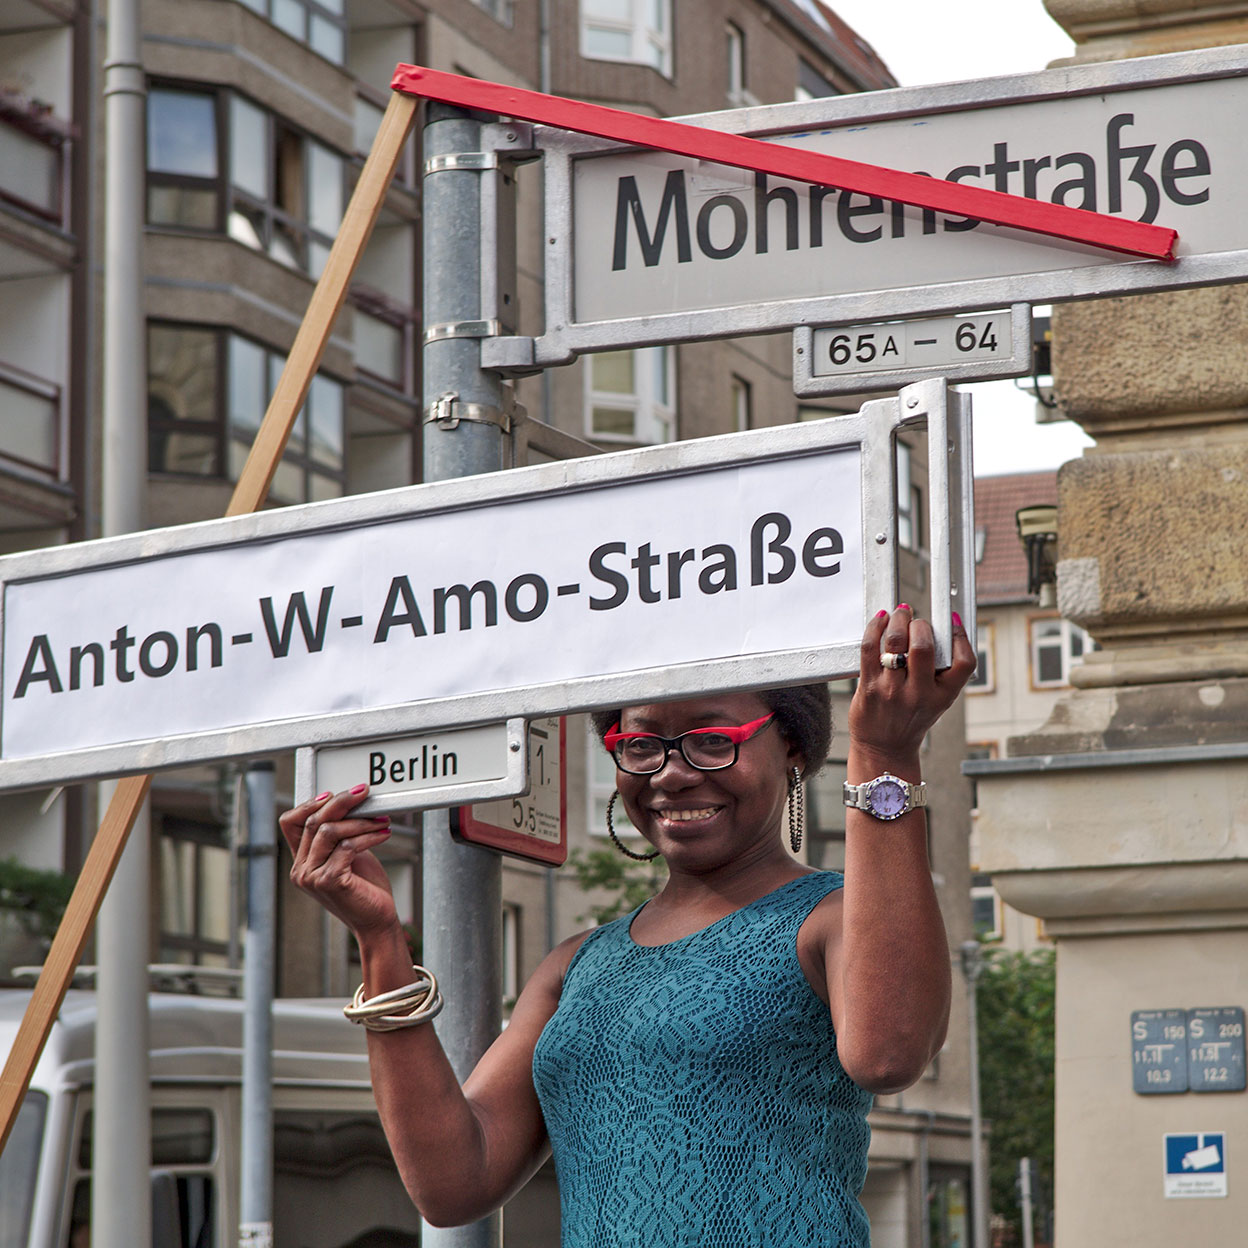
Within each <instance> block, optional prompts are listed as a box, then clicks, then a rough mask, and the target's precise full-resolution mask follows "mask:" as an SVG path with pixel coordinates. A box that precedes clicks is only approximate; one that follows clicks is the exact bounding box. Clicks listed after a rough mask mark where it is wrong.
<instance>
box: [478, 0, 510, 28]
mask: <svg viewBox="0 0 1248 1248" xmlns="http://www.w3.org/2000/svg"><path fill="white" fill-rule="evenodd" d="M472 2H473V4H475V5H476V6H477V8H479V9H484V10H485V11H486V12H487V13H488V14H489V15H490V16H491V17H492V18H493V19H494V20H495V21H496V22H501V23H502V24H503V25H504V26H510V25H511V19H512V7H513V5H512V0H472Z"/></svg>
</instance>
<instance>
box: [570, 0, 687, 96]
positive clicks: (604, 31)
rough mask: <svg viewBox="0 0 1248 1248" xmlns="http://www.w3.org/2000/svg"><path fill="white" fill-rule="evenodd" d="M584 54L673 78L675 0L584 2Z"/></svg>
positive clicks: (584, 0) (590, 57) (582, 32)
mask: <svg viewBox="0 0 1248 1248" xmlns="http://www.w3.org/2000/svg"><path fill="white" fill-rule="evenodd" d="M581 55H582V56H583V57H585V58H586V59H587V60H591V61H631V62H633V63H635V64H638V65H649V66H650V67H651V68H652V69H657V70H658V71H659V73H661V74H662V75H663V76H664V77H666V78H670V77H671V76H672V0H581Z"/></svg>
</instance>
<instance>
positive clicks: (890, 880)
mask: <svg viewBox="0 0 1248 1248" xmlns="http://www.w3.org/2000/svg"><path fill="white" fill-rule="evenodd" d="M881 651H883V652H884V653H885V654H893V655H904V656H905V659H904V661H903V663H902V664H901V665H898V666H891V665H890V666H884V665H883V664H882V663H881ZM951 658H952V662H951V666H950V667H949V668H948V669H946V670H944V671H937V670H936V649H935V638H934V635H933V633H932V628H931V625H930V624H929V623H928V622H927V621H926V620H917V619H915V618H914V616H913V613H912V611H911V610H910V608H909V607H906V606H901V607H898V608H897V609H895V610H894V611H892V612H891V613H889V612H887V611H881V612H880V613H879V615H877V616H876V617H875V619H874V620H872V621H871V623H870V624H868V626H867V628H866V631H865V633H864V635H863V641H862V662H861V671H860V675H859V680H858V688H857V690H856V691H855V693H854V698H853V702H852V704H851V706H850V712H849V733H850V741H849V756H848V762H847V775H846V779H847V781H848V782H849V783H850V784H855V785H861V784H866V783H868V782H869V781H871V780H874V779H876V778H877V777H878V776H881V775H883V774H885V773H888V774H890V775H892V776H896V777H898V778H899V779H901V780H904V781H907V782H909V783H910V784H918V783H919V782H920V781H921V780H922V778H923V776H922V771H921V768H920V763H919V749H920V746H921V745H922V742H923V738H924V737H925V736H926V734H927V733H928V731H930V729H931V728H932V726H933V724H935V722H936V721H937V720H938V719H939V718H940V716H941V715H942V714H943V713H944V712H945V711H946V710H948V709H949V707H950V706H951V705H952V704H953V702H954V699H955V698H956V697H957V696H958V694H959V693H960V692H961V691H962V688H963V687H964V686H965V684H966V682H967V681H968V680H969V679H970V677H971V673H972V672H973V671H974V670H975V652H974V650H973V649H972V647H971V644H970V641H969V640H968V639H967V636H966V630H965V629H964V628H963V627H962V624H961V621H960V620H958V619H957V618H956V617H955V620H954V632H953V654H952V656H951ZM839 915H840V923H839V924H835V923H834V924H832V925H830V928H829V931H828V940H827V947H826V954H825V956H826V966H827V968H828V996H829V1003H830V1007H831V1009H832V1017H833V1023H834V1025H835V1027H836V1030H837V1045H838V1052H839V1055H840V1059H841V1063H842V1065H843V1066H844V1067H845V1070H846V1072H847V1073H848V1074H849V1075H850V1077H851V1078H853V1079H854V1080H855V1082H857V1083H858V1084H859V1085H860V1086H861V1087H864V1088H866V1089H868V1090H869V1091H873V1092H896V1091H899V1090H900V1089H902V1088H905V1087H908V1086H909V1085H910V1084H912V1083H914V1082H915V1080H917V1079H918V1078H919V1076H920V1075H921V1074H922V1073H923V1070H924V1069H925V1067H926V1066H927V1064H928V1062H930V1061H931V1059H932V1058H933V1057H934V1056H935V1054H936V1053H937V1052H938V1051H939V1049H940V1046H941V1045H942V1044H943V1043H944V1038H945V1031H946V1028H947V1026H948V1021H949V998H950V991H951V972H950V951H949V942H948V937H947V936H946V934H945V926H944V921H943V919H942V917H941V913H940V907H939V905H938V903H937V900H936V892H935V889H934V887H933V885H932V874H931V866H930V863H929V862H928V846H927V818H926V815H925V814H924V812H923V810H922V809H914V810H911V811H909V812H908V813H905V814H902V815H901V816H900V817H898V818H895V819H879V818H876V817H874V816H873V815H871V814H869V813H867V812H866V811H865V810H859V809H856V808H853V807H850V808H848V809H847V810H846V812H845V888H844V896H843V902H842V905H841V907H840V910H839Z"/></svg>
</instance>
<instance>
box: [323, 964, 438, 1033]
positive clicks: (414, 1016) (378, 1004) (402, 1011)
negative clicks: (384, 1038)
mask: <svg viewBox="0 0 1248 1248" xmlns="http://www.w3.org/2000/svg"><path fill="white" fill-rule="evenodd" d="M412 971H413V972H414V974H415V975H416V979H415V981H414V982H412V983H410V984H406V985H404V986H403V987H402V988H392V989H391V990H390V991H389V992H381V993H378V994H377V996H375V997H365V995H364V985H363V984H361V985H360V986H359V987H358V988H357V989H356V990H355V996H354V997H352V998H351V1004H350V1005H346V1006H343V1009H342V1012H343V1014H345V1015H346V1017H347V1018H349V1019H350V1020H351V1021H352V1022H353V1023H360V1024H362V1025H363V1027H364V1028H365V1030H367V1031H398V1030H400V1029H401V1028H403V1027H419V1026H420V1025H421V1024H422V1023H428V1022H432V1021H433V1020H434V1019H435V1018H437V1016H438V1015H439V1014H440V1013H441V1012H442V994H441V992H439V991H438V981H437V979H436V978H435V977H434V974H433V972H432V971H427V970H425V968H424V967H423V966H413V967H412Z"/></svg>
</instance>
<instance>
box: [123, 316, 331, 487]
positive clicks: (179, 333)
mask: <svg viewBox="0 0 1248 1248" xmlns="http://www.w3.org/2000/svg"><path fill="white" fill-rule="evenodd" d="M147 341H148V467H149V470H150V471H151V472H156V473H170V474H178V475H184V476H196V477H220V476H221V475H223V473H224V474H227V475H228V477H229V479H230V480H231V481H237V480H238V476H239V474H240V473H241V472H242V468H243V464H244V463H245V462H246V460H247V455H248V452H249V451H250V449H251V444H252V442H253V441H254V440H255V436H256V432H257V430H259V428H260V422H261V420H262V419H263V418H264V413H265V411H266V409H267V407H268V403H269V399H270V397H271V396H272V394H273V391H274V389H275V388H276V386H277V381H278V378H279V377H280V376H281V371H282V368H283V366H284V364H285V357H284V356H283V355H281V354H280V353H278V352H276V351H272V350H270V349H269V348H267V347H264V346H261V345H260V344H259V343H256V342H253V341H252V340H251V339H249V338H243V337H242V336H241V335H239V334H232V333H228V332H226V331H224V330H220V329H213V328H209V327H204V326H194V325H162V324H152V325H149V326H148V338H147ZM345 408H346V391H345V387H344V386H343V385H342V384H341V383H340V382H338V381H335V380H334V379H333V378H331V377H327V376H325V375H324V374H322V373H318V374H317V375H316V376H315V377H313V378H312V383H311V385H310V386H309V388H308V397H307V400H306V401H305V403H304V405H303V410H302V411H301V412H300V413H299V416H298V418H297V419H296V421H295V426H294V429H293V430H292V432H291V435H290V441H289V442H288V443H287V445H286V450H285V452H284V453H283V455H282V460H281V463H280V464H279V465H278V468H277V472H276V474H275V475H274V478H273V484H272V486H271V487H270V490H269V497H270V498H271V500H272V501H274V502H278V503H304V502H315V501H317V500H318V499H323V498H337V497H339V496H340V495H341V494H343V493H344V492H345V488H346V486H345V482H346V447H345V441H346V433H345V430H346V411H345ZM223 450H226V451H228V453H227V454H224V455H223Z"/></svg>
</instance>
